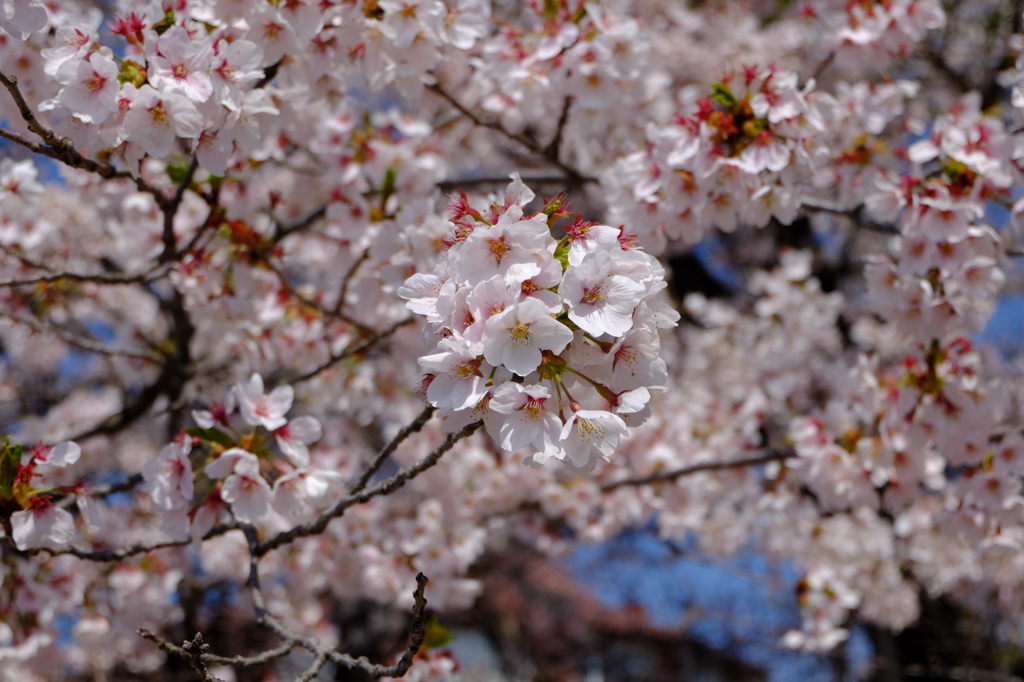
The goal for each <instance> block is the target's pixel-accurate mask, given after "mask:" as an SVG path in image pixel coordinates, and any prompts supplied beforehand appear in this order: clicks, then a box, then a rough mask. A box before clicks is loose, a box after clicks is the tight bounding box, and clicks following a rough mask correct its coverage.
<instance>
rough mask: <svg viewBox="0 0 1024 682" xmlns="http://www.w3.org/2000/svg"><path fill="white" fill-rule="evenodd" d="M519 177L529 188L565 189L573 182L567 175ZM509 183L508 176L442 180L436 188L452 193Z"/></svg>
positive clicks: (528, 174) (502, 185) (522, 175)
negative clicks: (555, 187)
mask: <svg viewBox="0 0 1024 682" xmlns="http://www.w3.org/2000/svg"><path fill="white" fill-rule="evenodd" d="M520 177H521V178H522V179H523V182H525V183H527V184H528V185H530V186H531V187H539V186H543V185H556V186H558V187H565V186H566V185H571V184H573V183H574V182H575V181H574V180H573V179H572V178H570V177H569V176H567V175H551V174H531V173H523V172H520ZM509 182H510V180H509V176H508V175H494V176H490V175H488V176H483V177H479V178H455V179H453V180H443V181H441V182H439V183H437V188H438V189H439V190H441V191H442V192H446V193H449V192H454V191H455V190H459V189H470V188H473V187H488V188H490V187H494V188H499V187H505V186H506V185H508V183H509Z"/></svg>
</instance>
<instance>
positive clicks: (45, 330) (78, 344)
mask: <svg viewBox="0 0 1024 682" xmlns="http://www.w3.org/2000/svg"><path fill="white" fill-rule="evenodd" d="M0 318H3V319H5V320H10V321H11V322H14V323H15V324H20V325H24V326H26V327H28V328H29V329H31V330H33V331H36V332H39V333H40V334H52V335H53V336H56V337H57V338H59V339H60V340H61V341H63V342H64V343H66V344H68V345H69V346H74V347H75V348H78V349H80V350H85V351H89V352H90V353H99V354H100V355H107V356H110V357H118V356H120V357H125V358H134V359H136V360H142V361H144V362H149V363H153V364H156V365H159V364H161V362H162V358H161V357H160V356H159V355H156V354H155V353H149V352H146V351H136V350H129V349H118V348H107V347H106V346H104V345H103V344H101V343H97V342H96V341H92V340H91V339H83V338H81V337H78V336H74V335H73V334H70V333H68V332H67V331H65V330H63V329H60V328H59V327H53V326H50V325H48V324H45V323H43V322H40V321H38V320H33V319H29V318H23V317H17V316H16V315H11V314H9V313H6V312H3V311H0Z"/></svg>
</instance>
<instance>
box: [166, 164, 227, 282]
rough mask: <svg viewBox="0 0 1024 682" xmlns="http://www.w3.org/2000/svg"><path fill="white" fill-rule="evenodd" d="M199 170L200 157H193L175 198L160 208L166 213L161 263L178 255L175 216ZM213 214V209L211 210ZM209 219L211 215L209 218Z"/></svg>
mask: <svg viewBox="0 0 1024 682" xmlns="http://www.w3.org/2000/svg"><path fill="white" fill-rule="evenodd" d="M198 169H199V157H198V156H197V155H193V156H192V161H191V162H189V164H188V170H186V171H185V177H184V178H183V179H182V181H181V184H179V185H178V188H177V189H176V190H175V191H174V196H173V197H172V198H171V199H169V200H168V201H167V203H166V204H165V205H163V206H161V207H160V208H161V209H163V213H164V231H163V244H164V250H163V251H161V252H160V257H159V259H158V261H159V262H160V263H167V262H169V261H172V260H174V259H175V256H176V255H177V248H178V243H177V240H176V239H175V237H174V216H175V215H176V214H177V213H178V207H179V206H181V201H182V199H184V198H185V190H187V189H188V188H189V185H191V184H192V178H194V177H195V175H196V171H197V170H198ZM210 211H211V214H212V211H213V208H211V209H210ZM207 217H209V215H208V216H207Z"/></svg>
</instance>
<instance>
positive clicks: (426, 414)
mask: <svg viewBox="0 0 1024 682" xmlns="http://www.w3.org/2000/svg"><path fill="white" fill-rule="evenodd" d="M433 416H434V407H433V406H430V405H428V406H427V407H425V408H423V411H422V412H420V413H419V416H417V417H416V418H415V419H413V420H412V422H410V423H409V424H407V425H406V426H404V427H402V430H401V431H399V432H398V433H397V434H396V435H395V437H394V438H392V439H391V442H390V443H388V444H387V445H385V446H384V449H383V450H381V451H380V452H379V453H378V454H377V456H376V457H375V458H374V460H373V462H371V463H370V466H369V467H367V469H366V471H364V472H363V475H362V476H360V477H359V480H358V481H356V484H355V485H353V486H352V487H351V488H349V491H348V494H349V495H355V494H356V493H358V492H361V491H362V490H363V488H365V487H366V485H367V484H368V483H369V482H370V479H371V478H373V475H374V474H375V473H377V471H379V470H380V468H381V466H383V465H384V461H385V460H387V458H388V457H390V456H391V453H392V452H394V451H395V450H396V449H397V448H398V446H399V445H401V444H402V443H403V442H404V441H405V439H406V438H408V437H409V436H411V435H412V434H414V433H416V432H418V431H420V430H421V429H422V428H423V427H424V425H426V423H427V422H428V421H430V418H431V417H433Z"/></svg>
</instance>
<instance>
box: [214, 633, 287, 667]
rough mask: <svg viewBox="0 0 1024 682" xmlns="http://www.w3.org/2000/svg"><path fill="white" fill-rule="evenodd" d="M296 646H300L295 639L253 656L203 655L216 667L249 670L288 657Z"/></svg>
mask: <svg viewBox="0 0 1024 682" xmlns="http://www.w3.org/2000/svg"><path fill="white" fill-rule="evenodd" d="M296 645H298V641H296V640H294V639H287V640H285V643H284V644H282V645H281V646H279V647H277V648H276V649H268V650H266V651H264V652H263V653H260V654H255V655H253V656H217V655H216V654H203V662H204V663H214V664H216V665H237V666H240V667H243V668H249V667H252V666H255V665H265V664H267V663H270V662H271V661H274V660H277V659H279V658H281V657H283V656H287V655H288V654H290V653H291V652H292V651H294V650H295V647H296Z"/></svg>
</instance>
